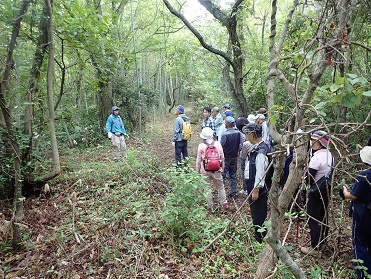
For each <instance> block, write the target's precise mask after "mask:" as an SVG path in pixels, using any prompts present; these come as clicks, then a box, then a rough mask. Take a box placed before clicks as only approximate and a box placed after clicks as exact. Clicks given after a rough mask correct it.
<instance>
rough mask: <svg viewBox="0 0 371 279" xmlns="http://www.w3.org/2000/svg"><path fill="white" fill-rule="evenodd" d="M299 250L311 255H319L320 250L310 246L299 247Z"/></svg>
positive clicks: (320, 253)
mask: <svg viewBox="0 0 371 279" xmlns="http://www.w3.org/2000/svg"><path fill="white" fill-rule="evenodd" d="M300 251H301V252H302V253H304V254H306V255H311V256H319V257H320V256H321V255H322V252H321V250H315V249H313V248H312V247H301V248H300Z"/></svg>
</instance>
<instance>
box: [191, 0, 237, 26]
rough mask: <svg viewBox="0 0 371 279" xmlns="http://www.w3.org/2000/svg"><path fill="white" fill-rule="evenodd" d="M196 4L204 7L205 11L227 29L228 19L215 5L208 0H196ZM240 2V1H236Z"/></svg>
mask: <svg viewBox="0 0 371 279" xmlns="http://www.w3.org/2000/svg"><path fill="white" fill-rule="evenodd" d="M198 2H199V3H200V4H201V5H202V6H204V7H205V9H206V10H207V11H208V12H209V13H210V14H212V15H213V16H214V17H215V18H216V19H217V20H219V21H220V22H221V23H222V24H223V25H224V26H225V27H227V28H228V24H229V17H228V15H227V14H226V13H225V12H224V11H223V10H222V9H221V8H220V7H219V6H217V5H216V4H214V3H213V2H211V1H210V0H198ZM237 2H242V0H240V1H237Z"/></svg>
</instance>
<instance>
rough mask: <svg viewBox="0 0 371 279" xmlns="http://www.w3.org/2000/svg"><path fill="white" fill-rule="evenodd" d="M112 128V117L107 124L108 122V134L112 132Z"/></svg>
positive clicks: (109, 117)
mask: <svg viewBox="0 0 371 279" xmlns="http://www.w3.org/2000/svg"><path fill="white" fill-rule="evenodd" d="M111 128H112V117H111V116H108V118H107V122H106V133H107V134H108V133H109V132H112V131H111Z"/></svg>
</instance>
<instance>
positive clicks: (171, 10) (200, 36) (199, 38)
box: [163, 0, 234, 67]
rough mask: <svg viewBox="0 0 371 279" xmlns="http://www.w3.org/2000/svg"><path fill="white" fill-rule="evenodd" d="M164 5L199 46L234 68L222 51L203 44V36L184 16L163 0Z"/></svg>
mask: <svg viewBox="0 0 371 279" xmlns="http://www.w3.org/2000/svg"><path fill="white" fill-rule="evenodd" d="M163 2H164V4H165V5H166V7H167V8H168V10H169V11H170V12H171V13H172V14H173V15H175V16H176V17H177V18H179V19H180V20H181V21H183V23H184V24H185V25H186V26H187V27H188V29H189V30H190V31H191V32H192V33H193V34H194V35H195V36H196V38H197V39H198V41H199V42H200V44H201V45H202V46H203V47H204V48H205V49H207V50H208V51H210V52H212V53H214V54H216V55H219V56H221V57H223V58H224V59H225V60H226V61H227V62H228V63H229V64H231V66H232V67H233V66H234V62H233V61H232V57H231V56H229V55H228V54H227V53H226V52H224V51H221V50H219V49H216V48H214V47H213V46H211V45H209V44H207V43H206V42H205V39H204V38H203V36H202V35H201V34H200V32H198V31H197V30H196V29H195V28H194V27H193V25H192V24H191V23H190V22H189V21H188V20H187V19H186V18H185V17H184V15H183V14H182V13H180V12H178V11H177V10H175V9H174V8H173V7H172V6H171V4H170V3H169V1H167V0H163Z"/></svg>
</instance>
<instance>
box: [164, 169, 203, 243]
mask: <svg viewBox="0 0 371 279" xmlns="http://www.w3.org/2000/svg"><path fill="white" fill-rule="evenodd" d="M164 175H165V176H166V177H168V179H169V183H170V185H171V189H170V192H169V193H168V194H167V196H166V199H165V206H164V208H163V211H162V215H161V219H162V220H163V224H164V226H163V228H164V230H165V231H167V232H169V233H170V234H172V235H173V236H175V237H189V238H190V239H192V240H197V239H198V238H199V237H200V231H201V230H202V228H203V227H204V225H205V218H206V214H207V212H206V209H205V207H203V206H201V204H204V203H205V195H206V187H205V181H204V178H203V177H202V176H200V175H199V174H198V173H197V172H196V171H195V170H194V169H192V168H188V167H186V168H176V167H173V168H171V169H169V170H168V171H167V172H166V173H164Z"/></svg>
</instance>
